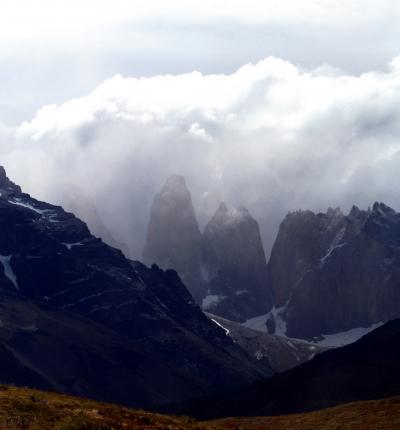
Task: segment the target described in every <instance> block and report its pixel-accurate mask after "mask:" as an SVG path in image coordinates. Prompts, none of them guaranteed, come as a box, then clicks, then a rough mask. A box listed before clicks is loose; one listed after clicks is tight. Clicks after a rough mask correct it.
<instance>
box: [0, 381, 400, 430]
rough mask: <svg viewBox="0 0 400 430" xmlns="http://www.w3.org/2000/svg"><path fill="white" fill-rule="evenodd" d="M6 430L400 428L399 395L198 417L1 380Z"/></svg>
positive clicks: (0, 411) (0, 417) (0, 413)
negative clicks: (309, 408)
mask: <svg viewBox="0 0 400 430" xmlns="http://www.w3.org/2000/svg"><path fill="white" fill-rule="evenodd" d="M0 428H1V429H4V430H39V429H40V430H50V429H56V430H114V429H115V430H122V429H127V430H233V429H235V430H236V429H240V430H256V429H257V430H259V429H268V430H287V429H290V430H316V429H318V430H333V429H341V430H350V429H354V430H355V429H363V430H372V429H373V430H389V429H390V430H391V429H398V428H400V397H394V398H391V399H386V400H374V401H365V402H357V403H349V404H347V405H343V406H338V407H335V408H330V409H325V410H322V411H318V412H312V413H308V414H296V415H287V416H276V417H259V418H226V419H223V420H217V421H210V422H198V421H195V420H193V419H191V418H186V417H173V416H168V415H160V414H154V413H148V412H144V411H140V410H133V409H128V408H124V407H120V406H116V405H111V404H107V403H99V402H95V401H92V400H85V399H81V398H77V397H70V396H66V395H62V394H56V393H54V392H45V391H37V390H30V389H25V388H15V387H10V386H4V385H3V386H0Z"/></svg>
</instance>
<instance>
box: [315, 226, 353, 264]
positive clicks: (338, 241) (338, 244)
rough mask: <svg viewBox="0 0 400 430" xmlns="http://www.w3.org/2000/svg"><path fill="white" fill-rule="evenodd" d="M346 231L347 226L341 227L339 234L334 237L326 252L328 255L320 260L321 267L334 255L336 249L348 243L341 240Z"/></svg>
mask: <svg viewBox="0 0 400 430" xmlns="http://www.w3.org/2000/svg"><path fill="white" fill-rule="evenodd" d="M345 231H346V228H345V227H343V228H341V229H340V231H339V232H338V233H337V235H336V236H335V237H334V239H333V240H332V243H331V245H330V247H329V249H328V251H327V252H326V255H325V256H324V257H322V258H321V259H320V260H319V261H320V266H321V267H322V266H323V265H324V264H325V262H326V260H327V259H328V258H329V257H330V256H331V255H332V253H333V252H334V251H335V249H338V248H342V247H343V246H344V245H346V243H342V242H341V241H342V240H343V236H344V233H345Z"/></svg>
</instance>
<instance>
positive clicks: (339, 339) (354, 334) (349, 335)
mask: <svg viewBox="0 0 400 430" xmlns="http://www.w3.org/2000/svg"><path fill="white" fill-rule="evenodd" d="M383 324H384V323H383V322H379V323H376V324H372V325H371V326H369V327H357V328H353V329H351V330H348V331H343V332H339V333H335V334H325V335H322V337H323V339H322V340H317V341H313V342H312V343H314V344H315V345H318V346H323V347H328V348H338V347H340V346H345V345H349V344H350V343H353V342H356V341H357V340H359V339H361V338H362V337H363V336H364V335H366V334H367V333H369V332H370V331H372V330H375V329H376V328H378V327H380V326H381V325H383Z"/></svg>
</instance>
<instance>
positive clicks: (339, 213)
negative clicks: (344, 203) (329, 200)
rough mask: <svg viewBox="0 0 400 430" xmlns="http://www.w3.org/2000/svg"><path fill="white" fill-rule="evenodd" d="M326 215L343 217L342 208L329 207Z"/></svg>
mask: <svg viewBox="0 0 400 430" xmlns="http://www.w3.org/2000/svg"><path fill="white" fill-rule="evenodd" d="M326 215H327V216H328V217H330V218H338V217H343V216H344V214H343V212H342V210H341V209H340V208H339V207H337V208H335V209H333V208H331V207H330V208H328V210H327V212H326Z"/></svg>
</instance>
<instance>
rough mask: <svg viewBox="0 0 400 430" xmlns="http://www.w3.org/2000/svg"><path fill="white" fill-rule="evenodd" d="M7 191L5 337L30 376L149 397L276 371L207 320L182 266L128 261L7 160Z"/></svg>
mask: <svg viewBox="0 0 400 430" xmlns="http://www.w3.org/2000/svg"><path fill="white" fill-rule="evenodd" d="M0 193H1V196H0V306H1V308H2V316H1V324H0V344H1V345H2V346H3V347H4V348H3V349H4V350H5V351H6V352H4V355H6V356H7V357H5V359H7V361H8V362H9V363H10V369H11V368H12V365H14V367H16V368H18V367H21V366H22V367H24V369H25V374H26V377H27V378H28V379H27V381H26V384H29V385H31V384H33V385H37V386H39V387H43V386H48V385H50V386H51V387H53V388H56V389H60V390H62V391H65V392H68V393H73V394H80V395H88V396H91V397H95V398H99V399H103V400H108V401H116V402H121V403H125V404H132V405H135V406H148V405H151V404H155V403H157V404H159V403H172V402H179V401H181V400H183V399H187V398H190V397H196V396H200V395H203V394H205V393H207V392H214V391H215V390H216V388H215V387H218V389H221V390H223V389H231V388H233V387H238V386H241V385H243V384H248V383H252V382H254V381H257V380H259V379H260V378H263V377H266V376H269V375H271V373H272V372H271V370H270V369H269V368H268V369H267V368H264V367H262V366H256V364H255V363H254V361H253V360H250V359H249V357H248V355H247V353H246V352H245V351H243V350H242V349H241V348H240V347H239V346H237V345H235V344H234V343H233V342H232V340H231V339H230V338H229V337H228V336H226V333H225V331H224V330H223V329H222V328H220V327H218V326H216V325H215V324H214V323H213V322H212V321H209V319H208V318H207V317H206V316H205V315H204V314H203V313H202V312H201V310H200V309H199V307H198V306H197V305H196V304H195V303H194V301H193V298H192V296H191V295H190V294H189V292H188V291H187V290H186V288H185V287H184V285H183V284H182V282H181V280H180V278H179V277H178V275H177V274H176V272H175V271H173V270H167V271H163V270H161V269H159V268H158V267H156V266H153V267H152V268H147V267H146V266H144V265H143V264H141V263H139V262H133V261H130V260H128V259H127V258H125V257H124V256H123V254H122V253H121V252H120V251H118V250H117V249H115V248H112V247H110V246H108V245H106V244H105V243H103V242H102V240H100V239H98V238H96V237H94V236H92V235H91V234H90V232H89V230H88V228H87V226H86V225H85V224H84V223H83V222H82V221H80V220H79V219H77V218H76V217H75V216H74V215H72V214H70V213H67V212H65V211H64V210H63V209H62V208H61V207H58V206H53V205H50V204H47V203H44V202H40V201H37V200H35V199H33V198H32V197H31V196H29V195H28V194H25V193H22V192H21V189H20V188H19V187H18V186H17V185H15V184H13V183H12V182H11V181H9V180H8V178H7V177H6V175H5V172H4V170H3V169H0ZM6 298H7V300H6ZM13 314H15V318H14V319H13V317H12V315H13ZM3 316H4V318H3ZM57 339H59V341H57ZM60 339H61V340H63V339H65V343H63V342H61V341H60ZM62 351H64V353H62ZM68 363H70V366H71V367H68ZM91 365H93V369H95V371H94V370H93V372H94V373H93V372H92V371H91V372H89V368H90V366H91ZM116 367H117V369H116ZM118 367H120V369H121V372H119V371H118ZM3 370H4V366H3ZM11 374H12V372H11V371H10V375H11ZM81 374H82V375H83V374H84V375H85V377H83V376H82V381H81V382H80V379H79V378H78V379H77V378H76V375H81ZM99 375H101V378H100V376H99ZM120 377H122V378H123V379H124V381H122V382H121V384H122V385H121V387H122V388H121V389H120V390H118V387H117V385H116V382H115V381H116V380H117V379H118V378H120ZM98 378H100V379H98ZM99 381H101V383H100V382H99ZM7 382H13V381H12V380H11V381H10V380H8V381H7ZM17 382H18V383H23V381H20V380H19V381H17ZM99 384H100V386H101V387H100V386H99ZM132 387H138V390H139V391H138V393H140V395H139V394H138V395H136V394H135V395H132V390H133V388H132ZM142 388H143V391H141V389H142Z"/></svg>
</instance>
